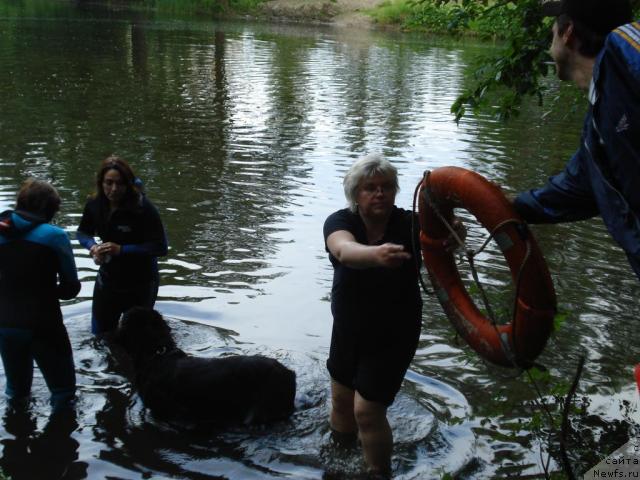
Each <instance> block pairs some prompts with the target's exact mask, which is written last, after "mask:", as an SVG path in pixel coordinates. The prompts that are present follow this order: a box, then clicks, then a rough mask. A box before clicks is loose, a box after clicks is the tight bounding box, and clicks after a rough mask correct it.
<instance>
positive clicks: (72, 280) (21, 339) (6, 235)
mask: <svg viewBox="0 0 640 480" xmlns="http://www.w3.org/2000/svg"><path fill="white" fill-rule="evenodd" d="M79 291H80V282H79V281H78V275H77V271H76V264H75V261H74V258H73V252H72V249H71V243H70V242H69V237H68V236H67V234H66V232H65V231H64V230H62V229H61V228H59V227H55V226H53V225H50V224H48V223H44V222H43V221H42V220H41V219H38V218H36V217H34V216H32V215H30V214H28V213H24V212H16V211H7V212H4V213H2V214H0V354H1V355H2V362H3V365H4V369H5V374H6V377H7V385H6V393H7V395H8V396H9V398H10V399H12V400H19V399H21V398H25V397H27V396H28V395H29V392H30V391H31V381H32V378H33V361H34V360H35V361H36V363H37V364H38V367H39V368H40V370H41V372H42V375H43V376H44V379H45V381H46V382H47V386H48V387H49V390H50V391H51V404H52V405H53V407H54V408H62V407H64V406H67V405H68V404H69V401H70V400H71V399H73V398H74V396H75V388H76V379H75V370H74V364H73V354H72V351H71V344H70V343H69V337H68V335H67V330H66V329H65V327H64V324H63V323H62V312H61V311H60V299H64V300H67V299H71V298H73V297H75V296H76V295H77V294H78V292H79Z"/></svg>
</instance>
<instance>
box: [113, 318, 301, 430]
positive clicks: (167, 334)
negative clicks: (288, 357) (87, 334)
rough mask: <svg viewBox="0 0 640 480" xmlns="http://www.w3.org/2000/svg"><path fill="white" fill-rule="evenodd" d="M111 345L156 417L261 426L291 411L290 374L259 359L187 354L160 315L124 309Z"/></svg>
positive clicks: (293, 378) (276, 364)
mask: <svg viewBox="0 0 640 480" xmlns="http://www.w3.org/2000/svg"><path fill="white" fill-rule="evenodd" d="M113 341H114V343H115V344H116V345H118V346H120V347H121V348H122V350H124V352H125V353H126V354H127V355H128V356H129V357H130V359H131V361H132V367H133V383H134V386H135V388H136V390H137V391H138V394H139V395H140V398H141V399H142V402H143V404H144V405H145V407H147V408H149V410H150V411H151V413H152V414H153V415H154V416H156V417H158V418H162V419H167V420H179V421H187V422H198V423H200V422H206V423H208V424H223V425H226V424H234V423H244V424H256V423H258V424H259V423H265V422H270V421H274V420H278V419H284V418H286V417H288V416H289V415H291V413H292V412H293V410H294V398H295V392H296V375H295V373H294V372H293V371H291V370H289V369H288V368H286V367H285V366H284V365H282V364H281V363H280V362H278V361H277V360H274V359H272V358H267V357H264V356H260V355H234V356H226V357H219V358H202V357H195V356H191V355H188V354H187V353H185V352H183V351H182V350H180V349H179V348H178V347H177V345H176V343H175V341H174V339H173V337H172V335H171V328H170V327H169V325H168V324H167V322H166V321H165V319H164V318H163V317H162V315H160V313H158V312H157V311H155V310H152V309H150V308H143V307H134V308H132V309H131V310H129V311H127V312H126V313H125V314H124V315H123V316H122V319H121V320H120V324H119V326H118V329H117V331H116V332H115V335H114V337H113Z"/></svg>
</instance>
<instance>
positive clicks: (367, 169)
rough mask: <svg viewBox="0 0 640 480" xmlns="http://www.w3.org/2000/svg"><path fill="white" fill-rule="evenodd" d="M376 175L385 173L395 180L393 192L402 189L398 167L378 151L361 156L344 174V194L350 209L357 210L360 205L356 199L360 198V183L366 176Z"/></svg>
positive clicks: (384, 174)
mask: <svg viewBox="0 0 640 480" xmlns="http://www.w3.org/2000/svg"><path fill="white" fill-rule="evenodd" d="M375 175H383V176H385V177H387V178H388V179H389V180H391V181H392V182H393V194H394V195H395V194H396V193H398V190H400V185H399V184H398V170H397V169H396V167H394V166H393V165H391V163H390V162H389V161H388V160H387V159H385V158H384V157H383V156H382V155H380V154H378V153H373V154H370V155H366V156H364V157H361V158H359V159H358V160H357V161H356V162H355V163H354V164H353V165H351V168H349V171H347V173H346V175H345V176H344V181H343V182H342V183H343V186H344V196H345V197H347V202H348V203H349V210H351V211H352V212H356V211H357V210H358V205H357V204H356V199H357V198H358V189H359V188H360V184H361V183H362V181H363V180H364V179H366V178H371V177H373V176H375Z"/></svg>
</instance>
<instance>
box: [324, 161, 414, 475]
mask: <svg viewBox="0 0 640 480" xmlns="http://www.w3.org/2000/svg"><path fill="white" fill-rule="evenodd" d="M398 188H399V187H398V177H397V171H396V168H395V167H394V166H393V165H391V163H389V162H388V161H387V160H385V159H384V158H382V157H381V156H379V155H370V156H367V157H364V158H362V159H360V160H358V161H357V162H355V163H354V164H353V165H352V166H351V168H350V169H349V171H348V172H347V174H346V175H345V178H344V190H345V195H346V197H347V200H348V202H349V208H345V209H342V210H338V211H337V212H335V213H333V214H331V215H330V216H329V217H328V218H327V219H326V221H325V224H324V238H325V245H326V249H327V251H328V252H329V259H330V261H331V264H332V266H333V269H334V274H333V286H332V289H331V313H332V314H333V330H332V335H331V347H330V351H329V359H328V360H327V368H328V370H329V374H330V375H331V401H332V408H331V414H330V425H331V428H332V429H333V430H334V431H336V432H339V433H344V434H355V433H357V434H358V436H359V438H360V441H361V442H362V448H363V452H364V457H365V461H366V463H367V465H368V467H369V469H370V470H371V471H372V472H373V473H375V474H379V475H381V476H383V477H386V476H388V475H389V474H390V470H391V453H392V448H393V434H392V432H391V428H390V426H389V422H388V421H387V417H386V412H387V408H388V407H389V406H390V405H391V404H392V403H393V401H394V399H395V396H396V394H397V393H398V391H399V390H400V386H401V383H402V380H403V378H404V375H405V373H406V371H407V368H408V367H409V364H410V362H411V360H412V359H413V356H414V354H415V352H416V348H417V345H418V339H419V336H420V328H421V316H422V299H421V296H420V289H419V286H418V273H419V270H418V268H419V266H418V265H419V262H418V263H416V259H418V260H419V259H420V253H419V252H417V251H412V250H413V248H414V247H413V245H415V246H416V248H418V247H417V246H418V245H419V243H418V241H417V238H415V241H413V242H412V228H411V222H412V213H411V212H410V211H406V210H403V209H401V208H398V207H396V206H395V205H394V202H395V197H396V193H397V191H398ZM416 232H417V229H416Z"/></svg>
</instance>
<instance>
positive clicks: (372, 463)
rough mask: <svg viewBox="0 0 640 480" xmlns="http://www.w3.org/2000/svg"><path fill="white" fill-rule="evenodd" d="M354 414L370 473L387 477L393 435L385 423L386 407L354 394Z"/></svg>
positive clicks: (389, 467) (387, 423) (386, 422)
mask: <svg viewBox="0 0 640 480" xmlns="http://www.w3.org/2000/svg"><path fill="white" fill-rule="evenodd" d="M354 412H355V418H356V422H357V425H358V430H359V435H360V441H361V442H362V450H363V451H364V460H365V462H366V463H367V465H368V466H369V468H370V469H371V471H372V472H375V473H380V474H383V475H389V474H390V472H391V452H392V450H393V434H392V433H391V427H390V426H389V422H388V421H387V407H385V406H384V405H383V404H381V403H378V402H370V401H369V400H365V399H364V398H363V397H362V396H361V395H360V394H359V393H358V392H356V394H355V408H354Z"/></svg>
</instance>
